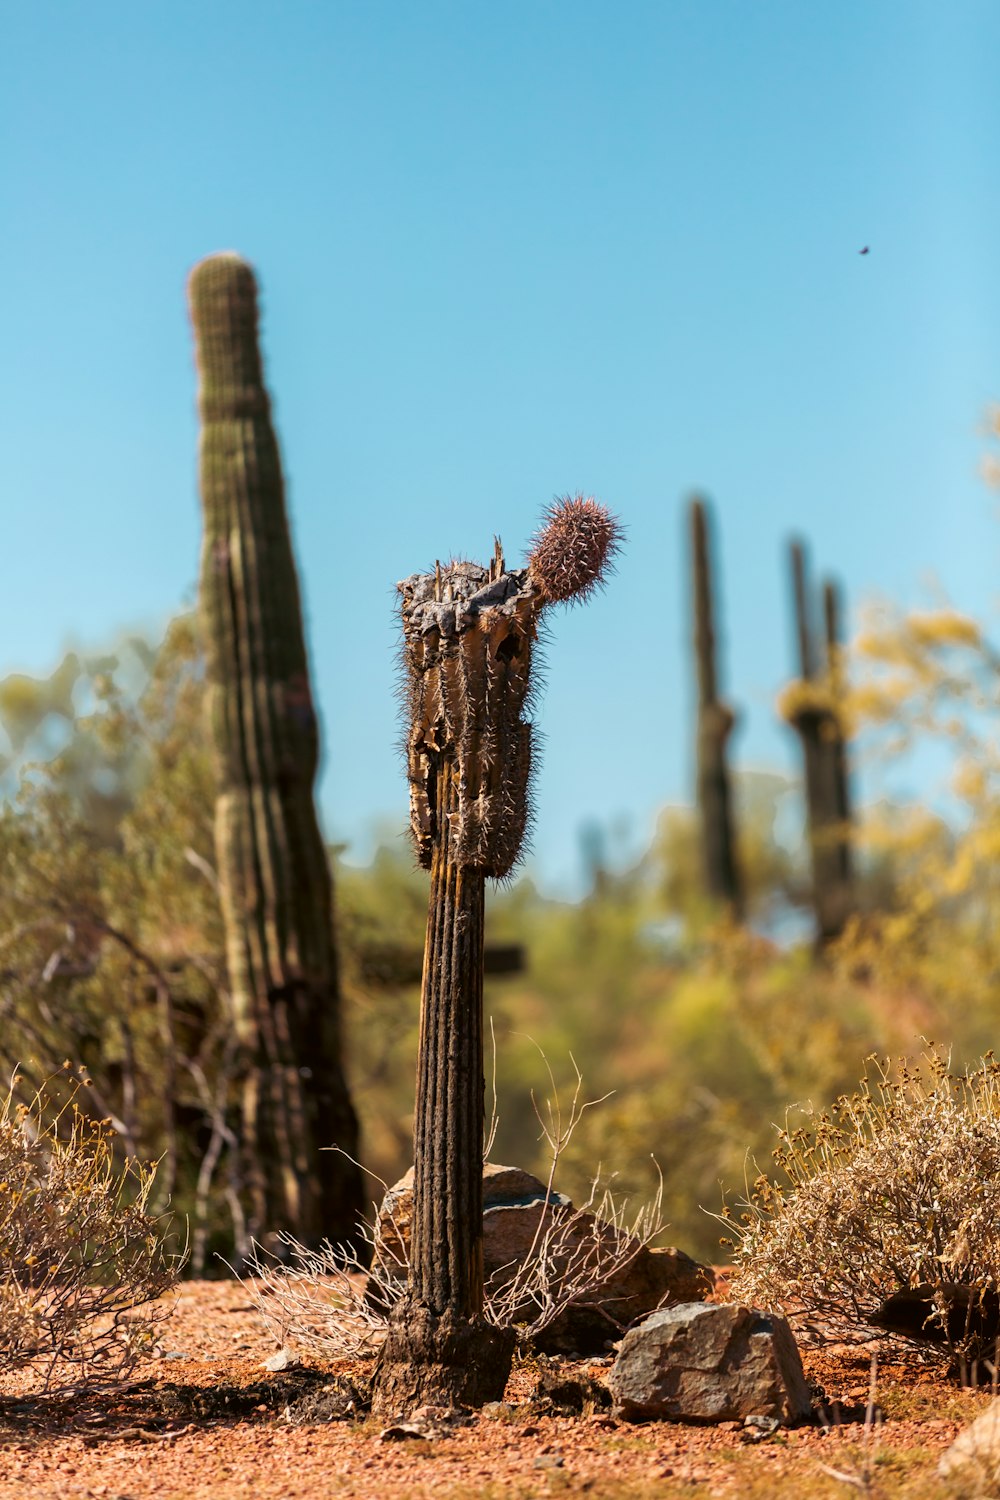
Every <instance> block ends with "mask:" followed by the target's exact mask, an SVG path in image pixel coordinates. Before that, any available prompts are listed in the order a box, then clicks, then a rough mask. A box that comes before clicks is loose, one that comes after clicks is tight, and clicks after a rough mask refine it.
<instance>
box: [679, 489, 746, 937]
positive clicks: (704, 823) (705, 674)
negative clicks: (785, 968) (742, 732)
mask: <svg viewBox="0 0 1000 1500" xmlns="http://www.w3.org/2000/svg"><path fill="white" fill-rule="evenodd" d="M690 521H691V560H692V575H693V584H694V587H693V591H692V592H693V596H694V649H695V661H696V665H697V677H698V730H697V747H696V756H697V779H698V813H699V818H700V823H701V847H702V867H703V873H704V879H705V887H706V890H707V892H708V895H709V897H710V898H711V900H712V901H713V902H717V903H719V904H721V905H724V906H727V907H728V908H729V910H730V911H731V912H732V913H733V915H734V916H736V917H740V916H742V913H743V891H742V885H741V881H740V872H739V864H738V861H737V857H736V843H735V837H734V830H733V807H732V788H731V784H730V777H729V765H728V759H727V748H728V744H729V737H730V735H731V733H732V730H733V725H734V724H735V719H736V716H735V714H734V713H733V711H732V709H731V708H730V707H729V706H728V705H727V704H726V703H724V702H722V700H721V699H720V698H719V694H718V674H717V672H716V660H715V618H714V609H713V588H712V568H711V554H710V550H709V534H708V532H709V521H708V515H707V509H706V505H705V502H704V501H703V500H700V499H694V500H692V502H691V509H690Z"/></svg>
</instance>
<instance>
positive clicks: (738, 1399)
mask: <svg viewBox="0 0 1000 1500" xmlns="http://www.w3.org/2000/svg"><path fill="white" fill-rule="evenodd" d="M609 1383H610V1386H611V1395H612V1399H613V1401H614V1408H613V1411H614V1415H615V1416H616V1417H619V1418H623V1419H624V1420H625V1421H628V1422H645V1421H651V1420H666V1421H671V1422H730V1421H742V1420H744V1419H745V1418H746V1417H750V1416H760V1417H772V1418H774V1419H775V1420H776V1421H779V1422H785V1423H790V1422H795V1421H798V1420H800V1419H801V1418H803V1417H808V1416H809V1414H810V1411H811V1402H810V1399H809V1390H808V1387H807V1386H806V1381H805V1375H804V1374H803V1371H802V1361H801V1359H800V1358H799V1351H798V1348H797V1346H796V1343H795V1339H794V1338H793V1337H792V1331H791V1329H790V1328H789V1326H788V1324H787V1323H786V1321H785V1319H784V1318H779V1317H772V1316H771V1315H770V1314H769V1313H763V1312H758V1311H756V1310H755V1309H753V1308H749V1307H739V1306H736V1305H735V1304H732V1303H729V1304H725V1305H722V1306H709V1305H706V1304H702V1303H695V1304H693V1305H686V1306H680V1307H668V1308H664V1309H662V1310H661V1311H659V1312H654V1313H652V1314H650V1316H649V1317H648V1318H646V1319H645V1321H644V1322H642V1323H640V1324H639V1326H638V1328H633V1329H631V1330H630V1332H628V1333H627V1334H626V1335H625V1337H624V1339H623V1340H622V1346H621V1350H620V1352H619V1354H618V1358H617V1360H616V1361H615V1364H614V1367H613V1368H612V1371H611V1377H610V1382H609Z"/></svg>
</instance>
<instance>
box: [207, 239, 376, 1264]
mask: <svg viewBox="0 0 1000 1500" xmlns="http://www.w3.org/2000/svg"><path fill="white" fill-rule="evenodd" d="M188 290H189V297H190V307H191V318H192V322H193V325H194V334H195V343H196V353H197V361H198V372H199V377H200V383H199V397H200V410H201V421H202V434H201V458H200V468H201V496H202V505H203V510H204V542H203V547H202V567H201V611H202V616H203V619H204V622H205V643H206V651H207V675H208V699H209V709H210V718H211V725H212V733H213V741H214V746H215V755H216V764H217V770H218V800H217V804H216V849H217V859H218V869H219V883H220V891H221V898H222V908H223V915H224V918H225V928H226V957H227V963H228V969H229V983H230V988H231V992H232V1002H233V1009H234V1014H235V1020H236V1027H237V1031H238V1036H239V1041H240V1043H241V1044H242V1064H241V1066H242V1119H241V1142H240V1144H241V1160H242V1171H243V1177H244V1192H245V1200H246V1201H245V1204H244V1211H245V1213H246V1217H247V1231H248V1234H249V1235H250V1236H252V1237H254V1238H257V1239H260V1238H261V1237H264V1238H265V1242H266V1239H267V1236H268V1235H270V1234H273V1233H274V1232H276V1231H281V1230H286V1231H289V1232H290V1233H292V1234H294V1235H295V1237H296V1238H297V1239H300V1240H302V1241H304V1242H306V1243H310V1244H312V1243H318V1242H319V1240H320V1239H322V1238H324V1237H327V1238H330V1239H332V1240H334V1241H346V1240H351V1239H353V1238H354V1236H355V1234H356V1233H357V1222H358V1216H359V1214H360V1211H361V1208H362V1194H361V1183H360V1172H359V1169H358V1168H357V1167H356V1166H355V1165H354V1164H353V1162H351V1161H350V1160H349V1159H348V1158H347V1157H346V1156H343V1155H339V1154H337V1153H334V1152H333V1151H330V1150H325V1149H323V1148H326V1147H330V1146H332V1145H334V1144H336V1145H338V1146H340V1147H341V1148H342V1149H343V1150H344V1151H346V1152H349V1153H350V1155H351V1156H356V1155H357V1141H358V1129H357V1121H356V1118H355V1114H354V1110H353V1107H352V1105H351V1101H350V1098H349V1096H348V1092H347V1085H346V1082H345V1079H344V1073H343V1068H342V1061H341V1035H340V990H339V982H338V971H337V955H336V949H335V946H334V935H333V927H332V920H333V918H332V891H331V877H330V870H329V865H328V861H327V854H326V849H325V847H324V844H323V839H322V836H321V834H320V829H319V824H318V822H317V818H316V810H315V806H314V802H313V782H314V779H315V775H316V767H317V760H318V753H319V733H318V725H317V720H316V714H315V711H314V709H313V703H312V694H311V690H310V683H309V663H308V659H307V654H306V644H305V636H304V630H303V625H302V613H301V606H300V601H299V585H298V578H297V575H296V569H295V560H294V557H293V554H292V544H291V538H290V535H289V529H288V521H287V517H286V513H285V499H284V484H283V480H282V473H281V462H280V458H279V453H278V444H277V439H276V437H275V433H274V429H273V426H272V423H271V411H270V401H269V399H268V394H267V391H266V389H265V387H264V380H263V372H262V366H261V357H260V350H259V347H258V340H257V316H258V315H257V287H256V281H255V278H254V273H253V271H252V270H251V268H250V266H249V265H247V264H246V262H245V261H243V260H241V259H240V258H239V257H238V256H236V255H228V254H226V255H213V256H210V257H209V258H208V259H207V260H204V261H202V262H201V263H200V264H199V265H197V266H196V267H195V269H194V271H193V272H192V273H191V277H190V281H189V288H188Z"/></svg>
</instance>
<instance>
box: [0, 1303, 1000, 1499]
mask: <svg viewBox="0 0 1000 1500" xmlns="http://www.w3.org/2000/svg"><path fill="white" fill-rule="evenodd" d="M274 1353H275V1347H274V1342H273V1340H272V1339H270V1338H269V1337H268V1336H267V1335H265V1333H264V1332H263V1330H262V1328H261V1325H260V1321H259V1318H258V1316H257V1314H256V1313H255V1311H254V1308H253V1305H252V1302H251V1298H250V1295H249V1293H248V1290H247V1288H246V1287H245V1286H243V1285H241V1284H240V1283H239V1282H235V1281H233V1282H221V1281H202V1282H188V1283H185V1284H184V1285H182V1287H181V1288H180V1291H179V1293H178V1294H177V1297H176V1308H175V1311H174V1313H173V1316H172V1317H171V1318H170V1319H169V1321H168V1322H166V1323H165V1324H164V1325H163V1327H162V1330H161V1341H160V1345H159V1347H158V1352H157V1356H156V1357H155V1358H152V1359H149V1360H147V1361H145V1362H144V1363H143V1364H142V1365H141V1366H140V1367H139V1368H138V1369H136V1370H135V1372H134V1373H133V1376H132V1377H131V1379H130V1381H129V1382H128V1384H127V1385H125V1386H124V1388H119V1389H117V1390H112V1391H108V1392H100V1391H95V1390H91V1391H84V1392H80V1393H77V1394H71V1395H68V1396H47V1397H45V1396H41V1395H39V1393H38V1390H37V1386H35V1387H33V1388H29V1382H28V1381H27V1380H26V1379H25V1378H24V1377H23V1376H21V1377H18V1376H16V1375H8V1376H6V1377H4V1378H3V1380H2V1381H0V1402H2V1404H0V1444H2V1449H3V1456H2V1461H0V1500H7V1497H13V1496H17V1497H19V1500H24V1497H27V1496H31V1497H38V1500H69V1497H87V1500H89V1497H95V1500H97V1497H99V1500H146V1497H154V1496H155V1497H156V1500H175V1497H176V1500H208V1497H211V1500H306V1497H309V1500H324V1497H326V1496H330V1497H334V1496H337V1497H339V1496H356V1497H358V1500H369V1497H378V1500H384V1497H386V1496H389V1495H391V1496H393V1497H396V1496H402V1497H407V1496H412V1497H418V1496H419V1497H424V1496H427V1497H431V1496H433V1497H434V1500H445V1497H448V1496H452V1495H453V1496H456V1497H457V1496H460V1495H483V1496H490V1497H494V1496H501V1495H503V1496H506V1495H513V1496H519V1497H530V1496H539V1497H542V1496H549V1495H557V1494H565V1495H569V1494H576V1493H579V1494H587V1495H589V1496H593V1497H602V1496H607V1497H609V1500H611V1497H619V1500H640V1497H646V1496H654V1495H668V1496H681V1495H683V1496H689V1495H690V1496H694V1495H704V1496H713V1495H719V1496H746V1495H750V1496H760V1497H764V1496H770V1495H774V1496H782V1495H786V1496H789V1497H791V1496H795V1497H807V1496H808V1497H812V1496H824V1495H831V1496H832V1495H837V1494H845V1495H846V1494H848V1493H850V1492H851V1491H852V1490H853V1491H854V1492H855V1493H857V1492H859V1490H858V1486H857V1484H856V1483H855V1484H853V1485H852V1484H848V1483H846V1482H845V1481H843V1480H837V1479H835V1478H833V1477H831V1476H829V1475H828V1474H827V1473H826V1472H825V1471H824V1469H823V1468H822V1467H821V1466H822V1465H826V1466H827V1467H828V1468H831V1469H836V1470H837V1471H839V1472H841V1473H844V1474H847V1475H854V1476H857V1475H859V1474H860V1473H862V1471H863V1466H864V1464H865V1462H866V1451H867V1461H868V1462H869V1464H870V1465H871V1466H872V1471H873V1473H874V1476H875V1479H874V1485H875V1487H874V1488H873V1489H871V1490H869V1493H871V1494H873V1495H881V1496H894V1495H906V1496H911V1495H912V1496H914V1497H917V1496H921V1497H923V1496H927V1497H931V1496H942V1497H943V1496H945V1495H951V1496H955V1495H957V1494H958V1493H959V1491H957V1490H955V1489H949V1488H947V1487H946V1485H945V1483H944V1482H943V1481H939V1480H938V1479H937V1478H936V1477H935V1471H936V1467H937V1463H938V1459H939V1457H940V1454H941V1452H942V1450H943V1449H944V1448H945V1447H946V1446H947V1445H948V1444H949V1443H950V1442H951V1441H952V1439H953V1438H954V1436H955V1435H956V1434H957V1433H958V1431H959V1430H960V1428H961V1427H962V1426H964V1425H965V1424H966V1423H967V1422H969V1421H971V1420H972V1419H973V1418H974V1417H975V1416H978V1415H979V1414H980V1412H981V1411H982V1410H983V1409H984V1408H985V1406H986V1405H987V1404H988V1402H989V1399H990V1397H989V1393H988V1392H985V1393H984V1392H982V1391H973V1390H963V1389H961V1388H959V1387H957V1386H956V1385H954V1384H953V1383H951V1382H949V1381H948V1380H947V1379H946V1378H945V1375H944V1372H943V1370H942V1368H941V1367H940V1366H939V1365H938V1366H931V1365H926V1364H923V1363H922V1362H921V1360H920V1358H919V1357H918V1355H917V1354H916V1352H915V1351H903V1352H902V1353H901V1352H900V1351H899V1350H898V1349H896V1350H892V1351H889V1352H883V1353H882V1355H881V1356H880V1362H879V1366H878V1377H877V1379H878V1402H879V1405H880V1406H881V1408H883V1410H884V1420H883V1421H882V1422H881V1424H880V1425H879V1426H878V1427H877V1428H876V1429H875V1430H874V1431H872V1432H870V1433H869V1434H868V1436H867V1438H866V1434H865V1428H864V1416H865V1407H866V1403H867V1398H868V1389H869V1372H870V1352H869V1351H868V1350H866V1349H863V1348H849V1347H836V1348H829V1347H828V1348H826V1349H823V1350H820V1349H817V1348H811V1347H810V1346H809V1345H808V1343H806V1344H805V1345H804V1346H803V1349H802V1354H803V1361H804V1364H805V1370H806V1375H807V1377H808V1378H809V1380H810V1381H811V1382H813V1384H814V1386H815V1387H816V1388H817V1389H818V1388H822V1392H823V1397H824V1410H825V1412H826V1413H827V1415H828V1419H829V1420H828V1425H827V1426H826V1427H825V1428H824V1427H822V1426H820V1425H815V1426H805V1427H799V1428H796V1429H792V1430H790V1431H782V1432H778V1433H775V1434H773V1435H771V1436H767V1437H764V1438H762V1439H760V1440H755V1439H753V1438H752V1437H751V1434H750V1433H748V1432H747V1431H745V1430H744V1429H743V1428H741V1427H740V1426H738V1425H737V1424H736V1423H724V1424H722V1425H721V1426H719V1427H687V1426H681V1425H678V1424H671V1423H652V1424H648V1425H645V1426H628V1425H627V1424H622V1423H618V1422H615V1421H614V1420H613V1419H612V1418H611V1417H610V1415H609V1414H608V1412H607V1411H606V1410H600V1409H595V1408H594V1405H593V1403H590V1404H588V1405H587V1406H585V1407H584V1411H583V1412H582V1414H579V1415H575V1416H566V1415H560V1414H558V1413H557V1412H554V1411H551V1410H548V1411H547V1410H546V1409H545V1405H546V1403H545V1402H544V1401H541V1402H540V1401H538V1400H537V1399H536V1398H535V1392H536V1389H537V1387H538V1384H539V1380H540V1378H541V1377H543V1376H547V1375H549V1374H550V1373H552V1372H554V1370H556V1369H558V1371H559V1373H560V1375H565V1376H566V1377H575V1378H577V1379H580V1378H584V1379H585V1378H586V1377H588V1376H589V1377H591V1378H593V1379H596V1380H597V1381H598V1382H600V1381H601V1380H603V1379H604V1378H606V1376H607V1373H608V1369H609V1364H608V1363H601V1362H599V1361H586V1362H573V1361H565V1362H558V1363H557V1362H554V1361H548V1362H541V1363H535V1362H531V1363H528V1364H523V1365H517V1364H515V1367H514V1372H513V1374H512V1376H511V1379H510V1382H509V1384H508V1387H507V1391H506V1397H505V1402H504V1403H503V1404H502V1405H501V1406H499V1407H494V1408H491V1409H488V1410H487V1411H486V1412H484V1413H480V1414H478V1415H476V1416H474V1417H473V1418H472V1419H471V1420H470V1421H469V1422H468V1423H467V1425H457V1426H454V1427H451V1426H449V1425H448V1424H446V1423H443V1422H441V1421H440V1420H439V1421H438V1424H437V1426H436V1427H435V1424H434V1421H433V1419H432V1421H431V1424H430V1427H431V1431H432V1432H433V1433H435V1434H442V1435H434V1436H432V1438H431V1439H430V1440H428V1439H426V1438H406V1437H401V1438H388V1437H385V1436H383V1434H384V1432H385V1430H386V1424H385V1423H384V1422H373V1421H372V1420H371V1419H368V1418H364V1417H362V1418H359V1419H352V1418H351V1417H348V1418H346V1419H340V1420H330V1416H329V1414H330V1412H331V1411H332V1410H335V1409H336V1408H337V1406H338V1403H339V1405H340V1406H342V1405H343V1401H342V1400H341V1399H340V1396H341V1393H342V1390H343V1388H344V1381H345V1378H346V1379H350V1378H351V1377H353V1378H354V1379H356V1380H358V1381H359V1383H360V1381H361V1379H362V1377H363V1376H364V1375H365V1374H367V1373H368V1371H367V1370H365V1369H363V1368H360V1369H359V1368H358V1367H357V1366H356V1365H355V1366H352V1365H350V1364H348V1363H346V1362H343V1361H341V1362H339V1363H335V1364H332V1363H323V1364H319V1365H313V1364H312V1363H311V1362H306V1363H305V1364H304V1365H302V1366H296V1367H293V1368H290V1369H286V1370H283V1371H281V1372H279V1373H272V1372H269V1371H267V1370H266V1369H265V1368H264V1361H265V1360H266V1359H267V1358H268V1357H269V1356H271V1355H273V1354H274ZM862 1492H863V1491H862Z"/></svg>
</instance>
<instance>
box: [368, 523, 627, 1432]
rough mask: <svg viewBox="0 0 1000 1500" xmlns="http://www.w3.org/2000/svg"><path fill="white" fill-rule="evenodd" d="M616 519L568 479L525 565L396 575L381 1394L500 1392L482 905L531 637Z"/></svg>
mask: <svg viewBox="0 0 1000 1500" xmlns="http://www.w3.org/2000/svg"><path fill="white" fill-rule="evenodd" d="M619 536H620V528H619V526H618V523H617V522H616V520H615V519H614V518H613V517H612V516H611V515H609V513H608V512H607V511H606V510H605V509H604V507H603V506H600V505H598V504H597V503H596V502H595V501H594V500H592V499H585V498H584V497H583V496H579V495H578V496H577V497H576V498H575V499H566V500H562V501H559V502H558V503H557V504H555V505H554V506H552V507H551V509H550V510H549V512H548V513H547V516H546V519H545V524H544V525H543V527H542V528H541V530H540V531H539V533H538V535H537V536H536V538H535V540H534V544H533V548H532V551H531V553H530V556H529V560H528V566H527V567H526V568H520V569H512V570H509V571H508V570H507V568H506V565H505V562H504V556H503V550H502V548H501V546H500V543H499V541H498V542H496V543H495V548H494V555H493V561H492V562H491V563H490V565H489V567H485V568H484V567H480V566H479V565H478V564H476V563H469V562H452V563H449V564H448V565H447V566H446V567H441V566H440V565H438V566H437V567H436V568H435V570H434V572H433V573H424V574H414V575H413V576H412V577H410V578H407V579H404V580H403V582H402V583H401V584H399V586H398V587H399V592H400V594H401V597H402V620H403V664H404V671H405V678H406V716H407V741H406V753H407V775H408V779H409V784H410V822H411V830H412V834H413V840H414V844H415V847H416V850H417V855H418V858H419V860H420V863H421V864H422V865H423V866H424V867H425V868H427V869H429V870H430V872H431V890H430V901H429V907H428V916H427V940H426V946H425V950H424V974H423V987H422V995H421V1026H420V1048H419V1058H418V1063H417V1101H416V1113H415V1120H414V1205H413V1227H412V1234H411V1252H410V1276H409V1285H408V1290H407V1294H406V1297H405V1298H404V1300H403V1302H402V1304H401V1305H400V1307H399V1308H398V1309H397V1311H396V1313H395V1315H394V1317H393V1320H392V1323H391V1325H390V1329H389V1333H388V1337H387V1340H386V1344H385V1348H384V1351H383V1357H382V1361H381V1365H380V1370H379V1375H378V1379H377V1382H376V1390H375V1397H374V1401H375V1409H376V1410H377V1411H380V1412H382V1413H384V1414H391V1413H396V1412H402V1411H409V1410H412V1409H413V1408H414V1406H416V1405H419V1404H421V1403H431V1404H442V1403H443V1404H446V1405H455V1404H457V1403H459V1402H461V1403H464V1404H467V1405H471V1406H478V1405H482V1404H483V1403H484V1402H486V1401H490V1400H499V1399H500V1397H501V1396H502V1394H503V1389H504V1385H505V1384H506V1380H507V1375H508V1372H509V1369H510V1361H511V1356H512V1352H513V1344H514V1335H513V1331H512V1330H510V1329H498V1328H494V1327H492V1326H490V1325H489V1324H487V1323H486V1322H485V1321H484V1319H483V1241H482V1235H483V1200H482V1163H483V1087H484V1084H483V1033H482V975H483V906H484V889H485V882H486V878H487V876H492V877H494V878H503V877H504V876H506V875H508V874H509V873H510V871H511V870H512V868H513V867H514V864H515V862H516V860H517V858H518V855H519V854H520V852H521V848H522V844H523V840H524V834H525V829H526V826H527V824H528V821H529V816H530V804H529V783H530V777H531V761H532V744H531V725H530V723H529V722H528V721H527V719H526V718H525V710H526V705H527V704H528V702H529V701H530V695H531V688H532V651H533V648H534V644H535V639H536V635H537V627H538V616H539V614H540V612H541V611H542V610H543V609H544V608H545V607H546V606H547V605H549V604H550V603H553V602H555V601H559V600H569V599H573V598H579V597H584V596H586V595H587V594H588V593H589V592H590V591H591V590H592V589H593V588H595V587H596V586H597V585H598V584H599V583H600V581H601V580H602V578H603V577H604V576H606V572H607V569H608V566H609V564H610V561H611V558H612V557H613V555H614V552H615V550H616V548H617V545H618V541H619Z"/></svg>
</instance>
